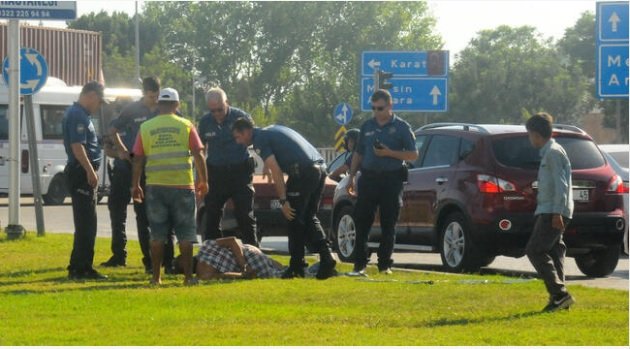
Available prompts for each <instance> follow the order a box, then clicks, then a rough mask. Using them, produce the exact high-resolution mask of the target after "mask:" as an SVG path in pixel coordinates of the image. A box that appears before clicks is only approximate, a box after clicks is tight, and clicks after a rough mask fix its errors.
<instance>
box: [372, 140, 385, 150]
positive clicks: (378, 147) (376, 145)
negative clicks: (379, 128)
mask: <svg viewBox="0 0 630 349" xmlns="http://www.w3.org/2000/svg"><path fill="white" fill-rule="evenodd" d="M374 148H376V149H383V145H382V144H381V142H379V141H378V139H376V140H374Z"/></svg>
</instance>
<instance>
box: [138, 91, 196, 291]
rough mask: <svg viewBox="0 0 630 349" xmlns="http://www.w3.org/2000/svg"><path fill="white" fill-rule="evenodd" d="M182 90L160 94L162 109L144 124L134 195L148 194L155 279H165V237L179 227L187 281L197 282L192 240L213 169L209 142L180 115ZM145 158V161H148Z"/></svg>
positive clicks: (155, 281)
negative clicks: (209, 167)
mask: <svg viewBox="0 0 630 349" xmlns="http://www.w3.org/2000/svg"><path fill="white" fill-rule="evenodd" d="M177 108H179V94H178V93H177V91H176V90H175V89H172V88H165V89H163V90H162V91H160V94H159V95H158V109H159V115H158V116H156V117H154V118H152V119H150V120H147V121H145V122H144V123H142V125H140V131H139V132H138V136H137V137H136V142H135V144H134V147H133V154H134V160H133V179H132V184H133V186H132V192H131V195H132V197H133V198H134V200H139V201H141V200H145V201H146V208H147V216H148V218H149V225H150V227H151V262H152V263H153V276H152V279H151V284H153V285H159V284H161V283H162V280H161V276H160V264H161V263H162V257H163V253H164V241H165V239H166V238H167V236H168V233H169V231H170V230H171V229H172V230H174V231H175V235H176V236H177V240H178V243H179V250H180V253H181V254H182V264H183V269H184V285H193V284H195V283H196V280H195V279H193V276H192V250H193V243H194V242H197V229H196V226H195V225H196V222H195V203H196V200H195V193H196V194H197V197H199V198H201V197H203V196H204V195H206V193H207V192H208V174H207V168H206V162H205V156H204V155H205V154H204V150H205V149H204V146H203V143H202V142H201V140H200V138H199V135H198V134H197V130H196V128H195V126H194V125H193V124H192V123H191V122H190V121H188V120H186V119H184V118H181V117H179V116H177V115H176V111H177ZM191 153H192V156H193V157H194V159H195V167H196V168H197V185H196V186H195V180H194V178H193V166H192V165H193V164H192V159H191ZM145 162H146V163H145ZM143 168H144V171H145V173H146V193H145V192H144V191H143V190H142V187H141V186H140V177H141V174H142V170H143Z"/></svg>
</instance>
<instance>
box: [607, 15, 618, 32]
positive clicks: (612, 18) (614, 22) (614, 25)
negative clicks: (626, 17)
mask: <svg viewBox="0 0 630 349" xmlns="http://www.w3.org/2000/svg"><path fill="white" fill-rule="evenodd" d="M608 22H610V23H612V31H613V33H614V32H616V31H617V24H619V22H621V19H620V18H619V16H617V12H613V13H612V15H610V18H609V19H608Z"/></svg>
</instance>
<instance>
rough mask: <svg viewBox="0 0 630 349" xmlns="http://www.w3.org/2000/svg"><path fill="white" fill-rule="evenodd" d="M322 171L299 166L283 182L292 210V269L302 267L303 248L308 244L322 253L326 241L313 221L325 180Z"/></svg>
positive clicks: (290, 224) (323, 170)
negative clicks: (293, 215)
mask: <svg viewBox="0 0 630 349" xmlns="http://www.w3.org/2000/svg"><path fill="white" fill-rule="evenodd" d="M326 176H327V173H326V170H325V169H323V168H321V167H320V166H303V167H300V169H299V171H297V173H293V174H289V178H288V179H287V183H286V192H287V201H288V202H289V204H290V205H291V207H292V208H293V209H295V218H294V219H293V220H292V221H289V234H288V235H289V253H290V254H291V260H290V262H289V265H290V267H291V269H293V270H301V269H302V268H303V267H304V264H305V263H304V246H305V244H306V243H307V242H308V243H309V244H312V246H314V247H315V249H316V251H313V252H318V253H325V252H326V250H327V249H328V248H329V247H328V240H327V239H326V233H325V232H324V229H323V228H322V225H321V223H320V221H319V219H318V218H317V215H316V214H317V211H318V210H319V203H320V201H321V198H322V191H323V190H324V183H325V181H326Z"/></svg>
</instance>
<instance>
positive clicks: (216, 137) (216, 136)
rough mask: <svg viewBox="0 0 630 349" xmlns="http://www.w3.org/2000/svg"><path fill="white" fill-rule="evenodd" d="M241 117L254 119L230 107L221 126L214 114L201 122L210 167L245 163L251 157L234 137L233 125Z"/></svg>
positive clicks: (202, 138)
mask: <svg viewBox="0 0 630 349" xmlns="http://www.w3.org/2000/svg"><path fill="white" fill-rule="evenodd" d="M240 117H245V118H247V119H250V120H251V119H252V117H251V116H250V115H249V114H247V113H246V112H244V111H242V110H240V109H237V108H233V107H228V112H227V114H226V115H225V120H223V123H221V124H219V123H218V122H217V121H216V119H215V118H214V117H213V116H212V114H206V115H204V116H203V117H202V118H201V120H200V121H199V127H198V130H199V137H200V138H201V141H202V142H203V143H204V144H207V148H206V153H207V154H208V155H207V159H206V162H207V164H208V166H226V165H236V164H240V163H243V162H244V161H245V160H247V158H248V157H249V153H248V152H247V147H246V146H244V145H241V144H237V143H236V140H234V136H233V135H232V125H233V124H234V121H236V120H237V119H238V118H240Z"/></svg>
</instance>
